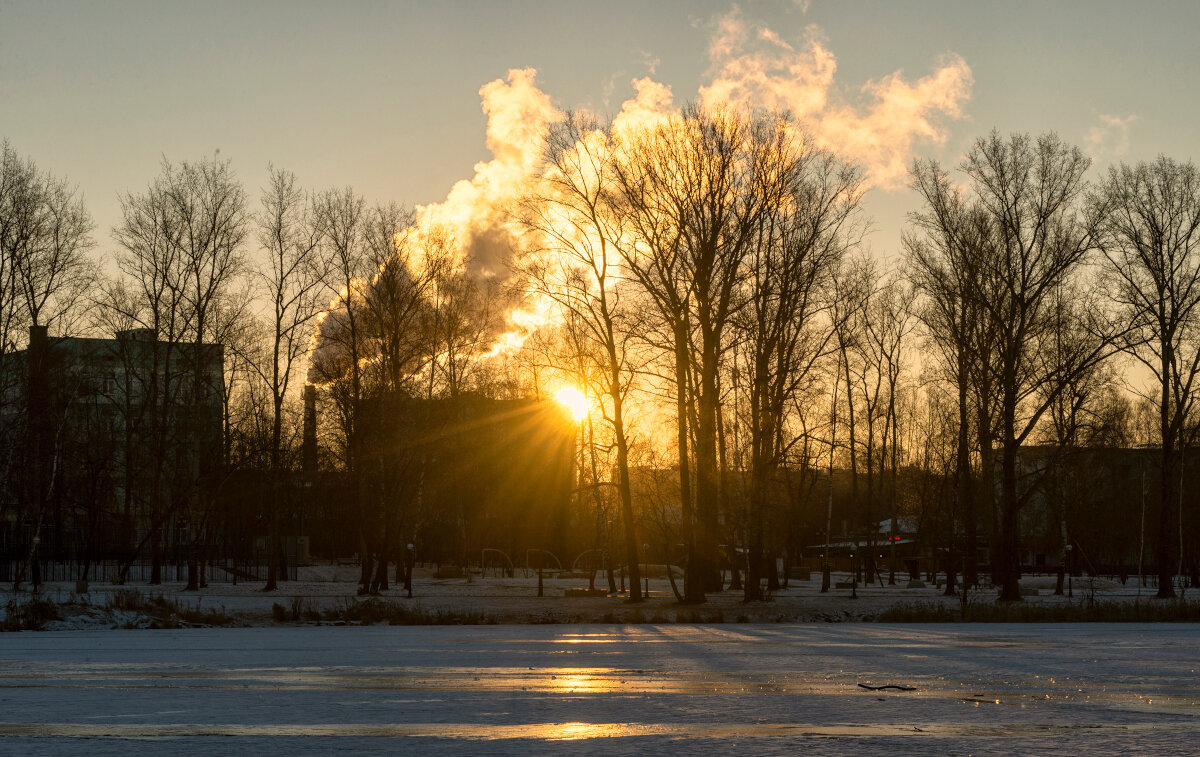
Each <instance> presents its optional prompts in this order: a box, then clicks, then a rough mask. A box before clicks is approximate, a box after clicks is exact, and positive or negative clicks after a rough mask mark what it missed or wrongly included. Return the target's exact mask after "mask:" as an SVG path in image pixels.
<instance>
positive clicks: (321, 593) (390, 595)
mask: <svg viewBox="0 0 1200 757" xmlns="http://www.w3.org/2000/svg"><path fill="white" fill-rule="evenodd" d="M850 578H851V577H850V575H849V574H838V573H835V574H834V576H833V581H834V583H835V587H834V588H833V589H832V590H831V591H830V592H829V593H825V594H822V593H821V591H820V587H821V579H820V575H819V574H815V573H814V574H813V575H812V577H811V578H810V579H809V580H806V581H796V580H793V581H791V582H790V584H789V586H788V588H786V589H781V590H779V591H777V592H774V593H773V596H772V597H771V601H769V602H756V603H751V604H746V603H744V602H742V593H741V592H740V591H730V590H727V591H724V592H720V593H715V594H710V595H709V597H708V602H707V603H706V604H705V605H703V606H701V607H698V608H690V609H689V608H681V607H680V605H679V604H678V603H677V602H676V601H675V597H674V595H673V593H672V591H671V586H670V583H669V582H668V581H667V579H666V578H662V577H658V578H652V579H650V580H649V582H648V586H649V589H650V592H649V599H648V601H646V602H645V603H643V604H641V605H637V606H630V605H629V604H628V603H626V602H624V600H623V597H620V596H616V595H614V596H612V597H599V598H596V597H588V598H567V597H564V594H565V592H566V590H568V589H572V588H586V587H587V586H588V580H587V578H586V577H566V576H561V577H560V576H556V575H550V576H547V577H546V578H545V580H544V582H543V583H544V585H543V593H544V596H543V597H538V596H537V593H538V591H537V584H538V580H537V576H536V574H535V573H528V572H526V571H522V570H519V569H518V570H517V571H516V574H515V575H513V576H511V577H497V576H494V575H489V576H487V577H479V576H475V577H474V578H473V579H472V580H470V581H468V580H467V579H464V578H444V579H439V578H436V577H434V576H433V575H432V572H431V571H429V570H424V569H419V570H418V571H417V573H416V580H415V581H414V597H413V599H407V598H406V597H405V592H404V591H403V589H401V588H400V587H398V586H395V585H393V586H392V587H391V588H390V589H389V590H387V591H385V592H383V593H382V594H381V596H380V597H379V599H381V600H383V601H385V602H390V603H397V604H401V605H404V606H406V607H410V608H414V609H420V610H421V611H423V612H426V613H437V612H457V613H474V614H477V615H479V616H481V617H483V618H486V619H488V620H490V621H494V622H500V623H546V622H551V623H579V622H609V623H612V622H618V623H620V622H638V620H637V619H635V614H636V615H640V616H641V618H640V619H642V620H649V621H651V622H675V621H680V620H683V621H688V620H692V621H711V620H724V621H726V622H738V621H743V622H744V621H749V622H764V623H766V622H778V621H787V622H817V621H828V620H861V619H871V618H873V617H874V616H876V615H877V614H878V613H880V612H882V611H883V610H886V609H887V608H889V607H893V606H895V605H897V604H905V603H923V604H926V605H933V604H940V605H943V606H945V607H947V608H949V609H952V610H953V609H957V608H958V607H959V600H958V599H957V598H955V597H944V596H943V595H942V594H943V592H942V590H941V588H940V587H938V586H936V585H934V584H933V583H929V584H926V585H925V586H923V587H920V588H908V582H907V577H903V578H901V577H900V576H897V584H896V585H895V586H888V585H886V581H885V584H884V585H883V586H881V585H879V583H874V584H871V585H869V586H864V585H862V584H860V585H859V586H858V587H857V590H856V592H855V593H857V598H853V599H852V598H851V596H850V595H851V593H852V592H851V589H849V588H846V587H848V585H849V584H847V583H846V582H848V581H850ZM299 579H300V580H298V581H284V582H281V583H280V585H279V589H278V590H277V591H274V592H270V593H264V592H263V591H262V590H261V589H262V582H242V583H238V584H231V583H217V582H214V583H212V584H210V585H209V586H207V587H206V588H203V589H201V590H199V591H184V590H183V589H184V584H183V583H180V582H171V581H166V582H164V583H163V584H162V585H160V586H147V585H145V584H142V583H136V582H134V583H130V584H128V585H126V586H114V585H112V584H110V583H102V582H99V581H93V582H92V583H91V586H90V587H89V588H90V591H89V593H88V594H85V595H76V594H75V593H74V584H69V583H65V582H60V583H48V584H45V585H44V586H43V587H42V592H41V596H43V597H45V598H47V599H50V600H52V601H54V602H57V603H60V604H66V605H71V606H70V607H65V608H64V611H63V614H64V618H63V621H61V622H55V623H53V624H50V625H49V626H48V627H49V628H52V629H57V630H67V629H79V630H86V629H88V628H94V627H112V626H113V625H124V624H126V623H128V622H129V619H128V618H125V617H124V616H121V617H114V616H113V615H112V614H111V613H105V612H89V611H86V607H87V606H89V605H90V606H92V607H94V608H104V607H106V606H108V605H110V604H111V600H112V597H113V596H114V594H117V593H119V592H128V591H137V592H139V593H141V594H142V595H143V596H146V597H150V596H155V595H162V596H163V597H164V598H167V599H169V600H171V601H172V602H175V603H178V604H180V605H181V606H183V607H186V608H190V609H198V610H202V611H219V612H221V613H225V614H228V615H230V616H231V617H233V618H235V619H236V621H237V622H238V623H239V624H242V625H270V624H272V623H273V622H274V619H273V615H274V612H273V606H274V605H276V604H279V605H281V606H282V608H284V609H285V610H287V611H288V612H289V614H290V613H291V611H292V610H293V608H296V609H297V610H301V611H303V612H302V614H311V613H327V612H330V611H336V610H338V609H339V608H344V607H345V606H347V605H348V604H353V603H354V602H356V601H359V598H358V597H357V596H356V592H357V589H358V584H357V579H358V570H357V567H355V566H352V565H333V564H323V565H313V566H306V567H302V568H300V576H299ZM836 584H843V587H842V588H838V587H837V586H836ZM1054 584H1055V579H1054V577H1053V576H1026V577H1024V578H1023V579H1022V581H1021V591H1022V594H1023V596H1024V597H1025V602H1026V604H1027V605H1046V606H1055V605H1063V604H1068V603H1075V604H1080V603H1083V602H1085V601H1087V599H1088V598H1089V597H1091V596H1094V597H1095V599H1096V600H1099V601H1108V602H1114V601H1115V602H1134V601H1142V602H1150V601H1153V600H1152V599H1151V598H1152V597H1153V596H1154V592H1155V587H1154V586H1146V587H1139V586H1138V581H1137V580H1136V578H1130V579H1129V580H1128V581H1127V582H1126V583H1125V584H1121V583H1119V582H1117V581H1114V580H1111V579H1107V578H1096V579H1090V578H1075V579H1074V580H1073V583H1072V586H1071V588H1072V590H1073V591H1072V593H1073V595H1074V596H1073V597H1068V596H1065V595H1064V596H1054ZM604 585H606V582H605V580H604V578H603V576H599V575H598V576H597V577H596V586H597V587H602V586H604ZM7 589H8V587H7V586H0V617H2V616H3V613H4V612H5V611H6V607H7V605H8V603H9V602H10V601H15V602H17V603H22V602H25V601H28V599H29V595H28V594H27V593H21V594H18V595H14V594H13V593H12V592H11V591H8V590H7ZM1139 595H1140V597H1139ZM1189 595H1190V596H1192V597H1193V598H1194V596H1195V593H1194V592H1190V591H1189ZM995 596H996V592H995V590H992V589H979V590H976V591H973V592H972V594H971V598H970V601H971V602H972V603H973V604H986V603H991V602H993V601H994V599H995Z"/></svg>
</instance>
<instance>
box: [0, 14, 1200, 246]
mask: <svg viewBox="0 0 1200 757" xmlns="http://www.w3.org/2000/svg"><path fill="white" fill-rule="evenodd" d="M1198 22H1200V3H1195V2H1153V3H1145V4H1134V3H1117V2H1101V1H1091V2H1066V1H1063V2H1054V3H1044V2H1005V3H982V2H979V3H971V2H948V1H947V2H941V1H932V0H931V1H929V2H906V3H899V2H833V1H832V0H809V1H808V2H803V1H802V2H796V1H795V0H762V1H761V2H751V1H745V2H742V3H739V4H731V3H728V2H689V3H683V2H669V1H660V2H651V3H646V2H622V1H620V0H606V1H605V2H598V3H580V2H436V3H435V2H427V3H404V2H365V1H362V2H353V3H328V2H299V1H297V2H288V3H282V2H280V3H268V2H237V3H232V2H231V3H221V2H205V3H194V2H193V3H173V2H145V3H141V2H106V3H94V2H92V3H63V2H11V0H0V138H5V139H8V140H9V142H10V143H11V145H12V147H13V148H15V149H16V150H17V151H18V152H19V153H20V154H21V155H23V156H28V157H31V158H33V159H34V160H35V161H37V163H38V164H39V165H40V166H41V167H43V168H45V169H49V170H50V171H52V172H53V173H54V174H55V175H57V176H59V177H66V178H67V179H69V180H70V181H71V182H72V183H75V184H77V185H78V186H79V188H80V190H81V191H82V192H83V194H84V197H85V199H86V202H87V205H88V207H89V209H90V210H91V212H92V214H93V216H94V217H95V220H96V223H97V229H96V233H95V236H96V240H97V243H98V247H99V249H100V250H101V251H102V252H108V251H111V249H112V247H113V243H112V241H111V236H110V229H111V228H112V226H113V225H115V224H116V223H117V222H118V221H119V220H120V203H119V196H120V195H121V193H124V192H129V191H133V192H137V191H140V190H142V189H144V188H145V186H146V185H147V184H148V183H149V182H150V180H151V179H152V178H153V177H154V176H155V175H156V174H157V173H158V172H159V164H160V161H161V160H162V159H163V158H164V157H166V158H167V159H170V160H172V161H181V160H195V159H199V158H202V157H205V156H211V155H213V154H214V153H215V152H216V151H219V154H220V156H221V157H222V158H226V159H229V160H231V161H232V164H233V167H234V169H235V171H236V172H237V174H238V175H239V176H240V177H241V179H242V180H243V181H244V182H245V183H246V185H247V187H248V189H249V190H250V191H251V195H252V197H254V198H255V200H254V201H255V202H257V189H258V188H259V187H261V186H263V184H264V183H265V181H266V176H267V166H268V164H269V163H270V164H274V165H275V166H277V167H280V168H285V169H288V170H291V171H293V172H295V173H296V174H297V175H298V177H299V179H300V181H301V183H302V184H303V185H304V186H306V187H309V188H312V189H323V188H327V187H333V186H347V185H349V186H353V187H354V188H355V189H356V190H357V191H359V192H360V193H362V194H363V195H365V196H366V197H367V198H368V199H369V200H381V201H392V200H395V201H398V202H401V203H405V204H415V205H422V206H430V207H429V211H428V212H429V213H431V214H435V215H436V213H437V212H445V213H449V214H450V215H454V213H458V214H459V215H462V214H468V213H474V212H483V213H485V214H486V213H487V212H489V210H490V209H491V206H490V205H489V203H490V202H491V200H489V199H488V197H489V196H490V195H495V194H502V192H503V188H504V187H505V186H506V185H507V184H508V183H509V182H511V181H515V180H516V179H518V178H519V176H520V175H521V173H522V171H524V170H526V169H527V168H528V165H529V157H530V156H531V155H532V154H534V153H535V152H536V149H535V146H533V145H531V144H530V139H529V135H530V134H531V133H534V132H535V131H536V129H535V128H533V127H536V126H537V124H538V122H539V120H547V119H553V118H554V117H555V114H556V113H558V112H561V111H563V110H568V109H571V110H581V109H582V110H588V111H591V112H594V113H596V114H598V115H600V116H602V117H611V116H616V115H618V114H620V113H622V112H623V111H630V110H636V109H637V108H650V109H659V110H661V109H669V108H671V107H678V106H679V105H681V104H683V103H686V102H691V101H695V100H697V99H701V100H702V101H714V100H716V99H724V98H729V99H732V100H733V101H734V102H735V103H736V104H740V105H750V106H753V107H778V108H788V109H790V110H792V111H793V112H795V113H796V114H797V115H798V116H799V117H801V118H802V119H804V120H805V121H806V122H808V123H809V124H810V125H811V128H812V131H813V133H814V134H815V135H816V136H817V138H818V139H819V140H820V141H821V142H822V143H823V144H825V145H826V146H828V147H830V149H834V150H837V151H839V152H843V153H844V154H847V156H848V157H852V158H854V159H857V160H860V161H862V162H863V163H864V164H865V165H866V167H867V181H868V184H869V186H870V187H871V188H870V190H869V191H868V193H867V195H866V196H865V198H864V209H865V211H866V213H867V214H868V215H869V216H870V217H871V218H872V219H873V223H872V231H871V233H870V235H869V236H868V237H867V244H869V245H870V247H871V249H872V251H873V253H874V254H876V255H879V256H884V257H889V256H891V255H893V254H895V253H896V251H897V250H898V249H899V245H900V234H901V230H902V229H903V226H904V223H905V218H906V214H907V213H909V212H911V211H913V210H915V209H917V207H918V203H917V199H916V197H915V195H914V194H913V193H912V192H911V190H909V189H907V187H906V179H905V174H904V171H905V167H906V166H907V165H908V164H910V163H911V161H912V159H913V158H916V157H932V158H937V159H940V160H942V161H943V162H944V163H947V164H950V165H954V164H957V162H958V161H959V159H960V158H961V156H962V154H963V152H964V151H965V150H966V149H967V148H968V147H969V145H970V143H971V141H972V140H973V139H974V138H976V137H978V136H980V135H982V134H985V133H987V132H988V131H989V130H991V129H992V128H997V129H999V130H1000V131H1001V132H1013V131H1021V132H1033V133H1039V132H1043V131H1055V132H1057V133H1058V134H1059V135H1060V136H1061V137H1062V138H1063V139H1065V140H1067V141H1069V142H1072V143H1074V144H1078V145H1079V146H1080V147H1082V148H1083V149H1084V150H1086V151H1087V152H1088V153H1089V154H1091V155H1092V156H1093V157H1094V158H1095V159H1096V162H1097V165H1098V166H1106V165H1108V164H1109V163H1111V162H1112V161H1115V160H1126V161H1136V160H1143V159H1151V158H1153V157H1155V156H1156V155H1158V154H1160V153H1163V154H1167V155H1170V156H1172V157H1174V158H1176V159H1180V160H1195V159H1196V158H1197V157H1200V156H1198V155H1197V149H1196V145H1197V140H1196V135H1197V130H1196V128H1197V124H1200V98H1197V97H1196V96H1195V77H1196V74H1197V69H1198V68H1200V65H1198V64H1200V52H1197V48H1196V46H1195V41H1194V34H1193V33H1194V30H1195V29H1196V28H1197V26H1198ZM510 72H512V73H510ZM635 80H636V81H637V82H638V83H637V84H635V83H634V82H635ZM493 83H494V84H493ZM668 88H669V93H670V96H669V99H668V97H667V94H666V93H667V89H668ZM639 95H640V99H638V100H637V101H636V107H635V103H633V102H631V101H632V100H633V99H634V98H635V97H638V96H639ZM485 107H486V108H487V109H488V110H489V111H490V115H491V119H492V120H491V126H489V115H488V114H486V113H485V110H484V109H485ZM459 182H461V183H459ZM456 183H459V184H456ZM448 195H449V199H447V198H448ZM439 208H440V209H441V210H440V211H439V210H438V209H439Z"/></svg>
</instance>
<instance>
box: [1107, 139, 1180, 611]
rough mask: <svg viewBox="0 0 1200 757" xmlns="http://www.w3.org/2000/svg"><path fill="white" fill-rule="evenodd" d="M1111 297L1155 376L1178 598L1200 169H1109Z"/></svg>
mask: <svg viewBox="0 0 1200 757" xmlns="http://www.w3.org/2000/svg"><path fill="white" fill-rule="evenodd" d="M1093 201H1094V211H1095V214H1096V215H1095V220H1096V223H1097V226H1098V231H1099V244H1100V248H1101V250H1102V251H1103V253H1104V257H1105V259H1106V261H1107V265H1106V267H1105V268H1106V271H1107V272H1108V276H1106V280H1107V281H1108V282H1109V285H1108V286H1107V290H1108V294H1109V296H1110V297H1111V298H1112V300H1113V301H1114V302H1115V303H1116V305H1117V307H1118V309H1119V310H1120V313H1121V316H1122V317H1123V318H1125V319H1127V321H1128V322H1129V324H1130V332H1129V334H1128V336H1127V338H1126V340H1125V341H1124V344H1123V346H1124V348H1125V350H1126V351H1127V352H1128V353H1129V354H1131V355H1133V356H1134V358H1136V359H1137V361H1138V362H1140V363H1141V364H1142V365H1144V366H1145V367H1146V368H1147V369H1148V370H1150V371H1151V374H1152V375H1153V377H1154V391H1153V393H1152V395H1150V394H1148V396H1153V400H1154V403H1155V405H1156V406H1157V408H1156V409H1157V411H1158V429H1157V431H1158V442H1159V444H1160V445H1161V455H1162V457H1161V464H1160V471H1159V475H1160V486H1159V501H1158V507H1157V510H1158V513H1157V516H1158V517H1157V521H1158V524H1157V538H1156V553H1157V559H1158V596H1159V597H1173V596H1175V589H1174V586H1173V580H1172V578H1173V576H1174V574H1175V567H1176V566H1175V565H1174V558H1175V557H1177V555H1176V554H1175V549H1174V547H1173V542H1174V539H1173V536H1174V533H1173V531H1174V528H1175V525H1174V523H1175V521H1176V518H1175V515H1176V507H1177V506H1178V505H1177V501H1176V500H1177V497H1178V489H1177V486H1176V482H1178V481H1179V478H1180V473H1179V472H1180V470H1181V467H1182V450H1183V449H1184V448H1186V447H1187V445H1188V444H1189V443H1190V442H1191V441H1192V440H1193V437H1194V434H1195V427H1191V428H1189V421H1188V419H1189V417H1190V416H1191V413H1192V412H1193V410H1194V407H1195V391H1196V383H1197V378H1198V377H1200V173H1198V172H1197V170H1196V167H1195V165H1193V164H1192V163H1177V162H1175V161H1174V160H1171V159H1170V158H1167V157H1159V158H1158V159H1157V160H1155V161H1154V162H1153V163H1139V164H1137V165H1135V166H1129V165H1126V164H1121V165H1120V166H1114V167H1112V168H1110V169H1109V171H1108V175H1107V177H1106V178H1105V180H1104V182H1103V184H1102V185H1101V186H1100V188H1099V189H1098V191H1097V192H1096V193H1095V195H1094V197H1093Z"/></svg>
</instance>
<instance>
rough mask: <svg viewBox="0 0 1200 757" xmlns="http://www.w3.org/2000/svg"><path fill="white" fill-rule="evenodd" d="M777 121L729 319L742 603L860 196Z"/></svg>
mask: <svg viewBox="0 0 1200 757" xmlns="http://www.w3.org/2000/svg"><path fill="white" fill-rule="evenodd" d="M778 128H779V129H780V131H779V133H778V134H777V138H776V141H775V142H774V147H773V150H774V151H775V154H774V155H772V156H771V157H770V160H772V161H773V162H776V165H775V166H774V168H773V170H775V171H779V172H780V173H782V174H783V176H781V177H780V179H781V180H780V181H778V182H774V181H768V182H764V184H765V185H766V187H765V188H770V187H776V188H777V189H779V190H781V191H780V193H779V194H778V195H776V196H774V197H768V198H766V199H765V201H764V206H765V207H764V211H763V213H762V214H761V216H760V217H759V226H758V230H757V236H756V239H755V240H754V243H753V245H752V247H751V250H750V252H749V253H748V255H747V260H746V281H745V285H744V286H745V292H746V305H745V307H744V308H743V309H742V310H741V312H739V313H738V314H736V315H735V317H734V323H735V325H736V327H737V328H736V331H737V337H736V338H737V339H738V341H739V342H740V343H741V344H742V350H741V351H742V352H744V353H745V360H744V369H743V371H742V373H744V375H745V380H746V381H745V383H746V385H747V390H746V394H747V398H746V400H745V402H744V403H743V404H744V410H743V412H744V414H745V425H746V428H747V431H746V435H747V437H748V440H747V444H748V447H749V455H748V457H749V468H750V472H749V481H748V490H749V495H748V503H749V510H748V513H747V515H748V523H747V526H748V529H749V533H748V543H749V550H748V564H747V581H746V583H745V587H744V590H743V591H744V598H745V600H746V601H754V600H759V599H761V598H762V595H761V580H762V579H763V578H764V577H766V576H765V575H764V567H765V565H766V563H767V561H768V560H770V561H772V562H773V560H774V556H773V554H768V552H769V550H768V546H767V544H768V540H767V525H768V519H767V510H768V506H769V502H770V501H771V498H772V486H773V484H774V483H775V481H776V478H777V474H778V472H779V469H780V466H781V465H783V463H784V462H785V460H786V459H787V457H788V455H789V454H790V452H791V450H792V448H793V446H794V445H795V444H796V443H797V442H798V441H799V440H801V439H807V433H806V431H805V429H804V426H803V424H801V425H800V431H799V433H792V432H791V431H790V428H789V426H790V424H789V422H788V416H789V413H790V412H791V410H792V409H793V408H794V407H795V405H796V403H797V401H798V400H799V398H800V397H801V396H802V395H803V394H805V393H806V390H807V389H808V388H809V385H810V384H811V383H812V381H813V378H814V374H815V369H816V366H817V364H818V361H819V360H820V359H821V358H822V357H823V356H825V355H826V354H827V353H828V352H829V350H830V344H831V342H833V341H834V330H833V328H832V319H829V318H825V317H824V316H825V315H826V311H827V310H828V309H829V308H830V307H831V305H832V303H831V300H832V298H833V296H834V292H835V287H834V286H833V276H834V275H835V273H836V271H837V270H838V268H839V264H840V262H841V259H842V257H843V255H844V254H845V253H846V251H847V249H849V248H850V247H852V246H853V245H855V244H856V243H857V242H858V235H857V229H856V227H855V225H854V223H853V221H854V217H855V214H856V212H857V210H858V203H859V199H860V198H861V173H860V172H859V170H858V169H857V168H856V167H855V166H853V165H850V164H847V163H844V162H842V161H840V160H838V159H837V158H835V157H834V156H833V155H832V154H830V153H827V152H824V151H821V150H818V149H816V148H813V147H810V146H807V145H806V144H805V143H804V142H803V141H801V140H799V139H794V138H793V136H792V133H791V130H790V124H787V123H786V122H784V121H780V122H778ZM764 168H766V166H764ZM773 572H774V571H770V573H771V574H773Z"/></svg>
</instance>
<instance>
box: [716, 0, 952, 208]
mask: <svg viewBox="0 0 1200 757" xmlns="http://www.w3.org/2000/svg"><path fill="white" fill-rule="evenodd" d="M709 58H710V60H711V63H712V66H711V68H710V75H711V82H710V83H709V84H708V85H707V86H704V87H701V88H700V99H701V102H702V103H704V104H705V105H714V104H716V103H721V102H728V103H730V104H732V105H734V106H736V107H742V108H766V109H772V110H787V111H790V112H791V113H792V115H794V116H795V117H796V118H797V119H799V120H800V121H803V122H805V124H806V125H807V127H808V128H809V130H810V132H811V133H812V134H813V136H814V137H815V138H816V139H817V141H818V142H819V143H820V144H821V145H822V146H824V147H827V148H829V149H831V150H833V151H834V152H837V153H839V154H841V155H843V156H845V157H848V158H851V159H854V160H856V161H858V162H859V163H861V164H863V166H865V168H866V170H867V181H868V183H869V184H871V185H873V186H878V187H884V188H895V187H897V186H901V185H903V183H904V181H905V178H906V176H907V172H908V164H909V162H910V161H911V159H912V155H913V150H914V147H915V146H916V145H918V144H920V143H926V144H940V143H942V142H944V141H945V139H946V130H945V126H944V123H945V122H946V121H948V120H951V119H957V118H961V117H962V116H963V110H962V108H963V106H964V104H965V103H966V102H967V100H969V99H970V96H971V85H972V84H973V82H974V79H973V76H972V74H971V68H970V66H968V65H967V63H966V61H964V60H963V59H962V58H961V57H959V56H957V55H953V54H947V55H945V56H943V57H942V59H941V61H940V62H939V64H938V67H937V68H936V69H935V70H934V71H933V73H931V74H929V75H928V76H924V77H921V78H920V79H917V80H916V82H913V83H910V82H909V81H907V80H906V79H905V78H904V77H903V75H902V74H901V72H900V71H895V72H893V73H890V74H888V75H886V76H884V77H883V78H881V79H878V80H872V81H868V82H867V83H866V84H864V85H862V87H861V88H860V92H861V93H862V95H863V99H864V100H865V101H866V105H864V106H862V107H856V106H855V105H854V104H852V103H849V102H845V101H843V100H842V99H840V98H839V97H838V96H837V92H836V90H835V88H834V77H835V74H836V73H837V58H836V57H835V56H834V54H833V52H832V51H831V50H830V49H829V48H828V47H827V45H826V41H825V39H824V38H823V36H822V34H821V31H820V29H818V28H817V27H816V26H809V27H808V29H807V30H806V32H805V37H804V40H803V41H802V43H801V44H800V45H799V46H798V47H794V46H793V45H792V44H790V43H788V42H787V41H786V40H784V39H782V38H781V37H780V36H779V35H777V34H776V33H775V32H773V31H771V30H770V29H768V28H766V27H764V26H754V25H752V24H750V23H747V22H746V21H745V19H743V18H742V16H741V14H740V13H739V12H738V11H736V10H735V11H733V12H732V13H729V14H727V15H725V16H723V17H721V18H720V19H718V21H717V26H716V32H715V34H714V35H713V38H712V41H711V43H710V45H709Z"/></svg>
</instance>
